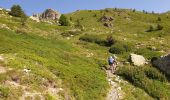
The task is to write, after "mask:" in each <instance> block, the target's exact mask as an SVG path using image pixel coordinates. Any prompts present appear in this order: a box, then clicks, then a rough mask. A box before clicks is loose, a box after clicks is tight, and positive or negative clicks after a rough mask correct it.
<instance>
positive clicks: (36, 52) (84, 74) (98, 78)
mask: <svg viewBox="0 0 170 100" xmlns="http://www.w3.org/2000/svg"><path fill="white" fill-rule="evenodd" d="M95 14H96V15H97V16H96V17H94V15H95ZM104 14H105V15H109V16H113V17H114V20H113V21H112V22H111V23H113V26H114V27H113V28H106V27H104V26H103V24H102V23H101V22H99V21H98V20H99V19H100V18H101V17H102V16H103V15H104ZM66 16H67V17H68V18H70V17H72V19H73V20H72V23H73V24H75V23H76V20H77V19H79V20H80V23H81V24H82V25H83V26H84V27H85V31H83V32H82V33H83V34H82V35H84V34H85V33H88V34H94V35H98V36H99V37H100V38H106V36H107V35H108V34H111V35H113V36H114V37H115V38H116V39H117V40H118V41H119V42H123V43H131V44H133V45H135V44H136V43H138V42H142V43H144V44H145V46H144V47H141V48H140V49H141V52H139V50H140V49H136V48H134V52H139V53H140V54H142V55H144V56H145V57H147V58H150V57H152V56H154V55H155V53H153V54H148V53H147V52H148V51H146V52H142V51H144V50H146V47H147V46H149V45H151V44H152V45H153V46H155V47H156V48H158V49H160V50H162V49H163V50H164V51H166V52H167V51H168V49H169V48H170V46H169V45H168V44H169V42H170V35H169V29H168V26H169V25H170V24H169V21H170V19H168V18H167V17H166V16H167V15H165V14H162V15H157V14H155V15H153V14H143V13H141V12H135V13H133V12H132V11H130V10H113V9H109V10H108V11H105V10H102V11H77V12H74V13H71V14H67V15H66ZM141 16H142V17H141ZM158 16H161V19H162V21H161V22H157V21H156V20H157V18H158ZM125 17H126V18H125ZM127 18H129V19H130V20H129V19H127ZM0 23H1V24H6V25H8V26H9V27H10V28H11V29H12V30H15V32H13V31H9V30H6V29H0V34H1V37H0V40H1V43H0V53H3V54H5V55H6V56H7V57H9V58H15V59H13V60H8V63H7V66H8V67H9V66H10V67H13V68H17V69H23V68H24V66H27V67H28V68H30V69H32V71H33V73H34V74H35V76H37V77H45V78H50V79H51V80H54V81H56V82H58V80H59V79H62V81H63V85H61V86H62V87H64V89H66V90H67V91H70V92H68V94H69V95H71V96H72V98H75V99H79V100H80V99H84V100H89V99H90V100H91V99H96V100H99V99H103V98H104V96H105V95H106V90H107V88H108V84H107V82H106V80H105V74H104V71H103V70H101V67H100V66H99V65H101V64H100V63H103V62H104V63H105V61H106V60H105V59H106V58H107V57H108V55H109V53H108V49H109V48H108V47H102V46H98V45H96V44H91V43H86V42H81V41H79V40H78V38H79V36H75V37H71V40H67V39H65V38H63V37H61V35H60V34H61V33H62V32H64V31H67V30H71V29H74V27H62V26H56V25H50V24H47V23H35V22H33V21H31V20H29V21H28V25H27V26H28V27H27V28H22V27H21V26H20V23H19V19H18V18H13V17H12V18H9V17H8V15H7V16H6V15H4V16H2V17H1V18H0ZM157 23H161V24H162V25H163V26H164V29H163V30H162V31H154V32H149V33H147V32H145V31H146V30H147V29H148V28H149V25H153V26H156V25H157ZM18 33H25V34H18ZM39 36H41V37H39ZM158 36H160V37H161V38H163V43H160V41H159V38H158ZM125 38H126V40H124V39H125ZM151 38H155V40H151ZM155 41H156V42H155ZM162 46H163V48H162ZM143 49H144V50H143ZM149 52H150V53H151V52H152V51H149ZM89 53H93V54H94V55H93V57H90V58H87V57H86V56H87V55H88V54H89ZM156 53H158V51H157V52H156ZM15 54H16V55H15ZM161 54H164V53H161ZM128 55H129V53H127V54H123V55H118V57H119V59H120V60H122V59H123V60H125V59H127V56H128ZM159 55H160V54H159ZM37 63H38V66H37ZM39 67H41V68H42V69H43V70H39ZM5 79H6V78H2V79H1V80H2V81H3V80H5ZM2 81H1V82H2ZM23 81H25V80H23ZM32 81H35V82H33V83H31V84H30V85H31V86H32V88H34V87H37V86H39V84H40V83H39V82H37V81H36V79H33V80H32ZM25 83H27V82H25ZM37 90H39V91H40V90H41V87H38V89H37ZM62 95H64V94H62Z"/></svg>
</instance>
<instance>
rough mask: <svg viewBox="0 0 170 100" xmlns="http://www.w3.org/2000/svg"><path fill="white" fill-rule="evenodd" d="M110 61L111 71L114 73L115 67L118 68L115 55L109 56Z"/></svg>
mask: <svg viewBox="0 0 170 100" xmlns="http://www.w3.org/2000/svg"><path fill="white" fill-rule="evenodd" d="M108 63H109V65H110V70H111V73H114V71H115V69H116V64H117V62H116V57H115V56H110V57H109V58H108Z"/></svg>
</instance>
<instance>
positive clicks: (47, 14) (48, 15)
mask: <svg viewBox="0 0 170 100" xmlns="http://www.w3.org/2000/svg"><path fill="white" fill-rule="evenodd" d="M60 16H61V14H60V13H59V12H57V11H55V10H53V9H46V10H45V11H44V12H43V13H42V14H41V16H40V17H41V19H47V20H56V19H59V18H60Z"/></svg>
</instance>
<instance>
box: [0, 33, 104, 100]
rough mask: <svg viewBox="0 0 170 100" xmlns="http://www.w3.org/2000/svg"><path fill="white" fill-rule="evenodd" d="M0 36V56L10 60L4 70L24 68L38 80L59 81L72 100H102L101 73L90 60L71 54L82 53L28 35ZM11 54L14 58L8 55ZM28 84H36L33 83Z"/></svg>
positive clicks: (69, 47)
mask: <svg viewBox="0 0 170 100" xmlns="http://www.w3.org/2000/svg"><path fill="white" fill-rule="evenodd" d="M0 33H1V37H2V38H1V43H0V47H1V48H0V53H2V54H7V56H9V58H10V57H12V58H13V59H9V60H8V63H7V66H11V67H13V68H19V69H22V68H24V66H26V67H27V68H29V69H31V70H32V72H33V73H34V74H35V75H38V76H40V77H46V78H52V77H56V78H61V79H62V80H63V84H64V85H65V86H66V87H68V88H70V90H71V95H73V96H74V97H75V98H76V99H102V98H103V96H104V95H105V91H106V90H107V82H106V79H105V75H104V74H105V73H104V71H102V70H101V69H100V67H99V66H98V65H97V64H96V63H95V60H94V59H87V58H86V57H84V56H82V55H77V54H76V53H73V52H75V51H76V52H77V53H78V52H82V51H83V50H82V49H78V48H75V47H74V46H72V45H69V44H68V42H65V41H62V40H48V39H44V38H41V37H38V36H35V35H31V34H20V35H18V34H16V33H14V32H12V31H7V30H0ZM15 53H16V55H15V56H14V55H12V54H15ZM36 63H38V65H37V64H36ZM40 69H41V70H40ZM53 80H54V79H53ZM27 81H28V80H27ZM32 81H33V82H34V81H35V82H34V83H35V84H38V83H36V79H33V80H32ZM56 81H57V80H56ZM24 83H26V82H24ZM34 83H33V84H34ZM31 84H32V83H31Z"/></svg>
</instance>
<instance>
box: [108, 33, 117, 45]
mask: <svg viewBox="0 0 170 100" xmlns="http://www.w3.org/2000/svg"><path fill="white" fill-rule="evenodd" d="M115 43H116V40H115V39H114V38H113V37H112V36H111V35H108V36H107V38H106V45H107V46H112V45H113V44H115Z"/></svg>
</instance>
